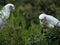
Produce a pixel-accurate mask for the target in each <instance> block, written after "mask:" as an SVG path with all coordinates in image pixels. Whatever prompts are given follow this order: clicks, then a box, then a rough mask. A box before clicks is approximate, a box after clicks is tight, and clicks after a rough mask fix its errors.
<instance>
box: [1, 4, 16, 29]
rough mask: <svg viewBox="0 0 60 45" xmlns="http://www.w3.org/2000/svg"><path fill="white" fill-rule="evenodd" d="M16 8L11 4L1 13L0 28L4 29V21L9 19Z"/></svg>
mask: <svg viewBox="0 0 60 45" xmlns="http://www.w3.org/2000/svg"><path fill="white" fill-rule="evenodd" d="M14 9H15V6H14V5H13V4H11V3H9V4H6V5H5V6H4V7H3V9H2V10H1V11H0V28H1V27H2V25H3V23H4V21H6V19H8V18H9V15H10V11H11V10H14Z"/></svg>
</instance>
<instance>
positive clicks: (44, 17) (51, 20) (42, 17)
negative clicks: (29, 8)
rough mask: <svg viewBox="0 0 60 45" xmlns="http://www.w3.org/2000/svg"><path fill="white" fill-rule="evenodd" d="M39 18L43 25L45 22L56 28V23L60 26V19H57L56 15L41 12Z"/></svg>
mask: <svg viewBox="0 0 60 45" xmlns="http://www.w3.org/2000/svg"><path fill="white" fill-rule="evenodd" d="M39 19H40V23H41V24H42V25H43V24H44V23H45V25H46V26H47V27H52V28H54V26H56V25H57V26H60V21H59V20H58V19H56V18H55V17H53V16H51V15H47V14H40V15H39ZM41 20H43V21H41Z"/></svg>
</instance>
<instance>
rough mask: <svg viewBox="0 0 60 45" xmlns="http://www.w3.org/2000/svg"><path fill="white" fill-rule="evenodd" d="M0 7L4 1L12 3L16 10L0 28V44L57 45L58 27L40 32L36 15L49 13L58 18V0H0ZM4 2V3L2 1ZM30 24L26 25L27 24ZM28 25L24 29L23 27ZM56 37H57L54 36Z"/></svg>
mask: <svg viewBox="0 0 60 45" xmlns="http://www.w3.org/2000/svg"><path fill="white" fill-rule="evenodd" d="M0 1H1V2H0V9H2V7H3V6H2V5H5V4H6V3H14V4H15V7H16V10H14V11H12V12H11V14H10V17H9V19H8V20H7V21H6V22H5V24H4V27H3V29H0V45H59V42H60V37H59V35H60V32H59V30H60V29H59V28H54V29H49V28H48V29H47V31H46V32H44V33H41V30H42V27H41V26H40V24H39V19H38V16H39V14H41V13H46V14H51V15H53V16H55V17H56V16H57V18H58V19H60V16H59V15H60V6H59V4H60V3H59V2H60V0H0ZM4 2H5V3H4ZM29 23H30V25H31V26H27V24H29ZM26 26H27V27H29V28H28V29H25V27H26ZM55 37H57V38H55Z"/></svg>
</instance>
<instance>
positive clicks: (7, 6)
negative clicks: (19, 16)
mask: <svg viewBox="0 0 60 45" xmlns="http://www.w3.org/2000/svg"><path fill="white" fill-rule="evenodd" d="M4 8H6V9H9V10H10V11H11V10H14V9H15V6H14V4H11V3H9V4H6V5H5V7H4Z"/></svg>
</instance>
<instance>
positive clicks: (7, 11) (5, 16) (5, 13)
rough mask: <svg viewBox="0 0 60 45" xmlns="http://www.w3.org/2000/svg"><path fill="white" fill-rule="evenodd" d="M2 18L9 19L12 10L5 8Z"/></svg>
mask: <svg viewBox="0 0 60 45" xmlns="http://www.w3.org/2000/svg"><path fill="white" fill-rule="evenodd" d="M2 14H3V15H2V18H5V19H8V17H9V15H10V9H8V8H3V10H2Z"/></svg>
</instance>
